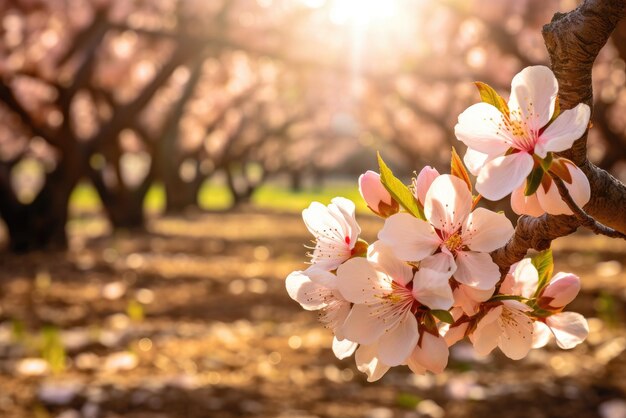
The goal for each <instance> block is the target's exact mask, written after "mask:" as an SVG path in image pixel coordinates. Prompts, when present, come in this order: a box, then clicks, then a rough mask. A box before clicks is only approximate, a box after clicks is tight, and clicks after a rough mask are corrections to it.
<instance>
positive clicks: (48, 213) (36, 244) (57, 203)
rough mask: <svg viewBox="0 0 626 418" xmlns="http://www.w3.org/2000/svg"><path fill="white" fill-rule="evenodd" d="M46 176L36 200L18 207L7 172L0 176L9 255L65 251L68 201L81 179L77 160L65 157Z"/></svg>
mask: <svg viewBox="0 0 626 418" xmlns="http://www.w3.org/2000/svg"><path fill="white" fill-rule="evenodd" d="M64 160H65V161H64V162H62V163H61V162H60V163H59V164H58V165H57V168H56V169H55V170H54V171H53V172H51V173H50V174H48V176H47V177H46V179H45V183H44V185H43V187H42V189H41V190H40V192H39V194H38V195H37V197H36V198H35V200H34V201H33V202H31V203H28V204H24V203H21V202H20V201H19V200H18V199H17V197H16V195H15V193H14V191H13V190H12V188H11V183H10V179H9V176H8V172H6V171H5V170H3V172H2V175H0V215H1V216H2V218H3V219H4V220H5V222H6V224H7V229H8V232H9V242H10V244H9V246H10V248H11V250H12V251H15V252H26V251H34V250H44V249H65V248H66V247H67V234H66V231H65V225H66V223H67V218H68V208H69V199H70V195H71V193H72V190H73V189H74V187H76V185H77V184H78V180H79V179H80V173H81V172H82V170H81V168H82V167H81V163H80V160H79V159H76V158H68V157H67V156H66V157H64Z"/></svg>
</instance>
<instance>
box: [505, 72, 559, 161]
mask: <svg viewBox="0 0 626 418" xmlns="http://www.w3.org/2000/svg"><path fill="white" fill-rule="evenodd" d="M558 91H559V84H558V82H557V81H556V77H555V76H554V73H553V72H552V70H550V69H549V68H548V67H546V66H543V65H536V66H531V67H526V68H524V69H523V70H522V71H520V72H519V73H518V74H516V75H515V77H513V81H512V82H511V97H510V98H509V109H510V110H511V116H512V118H513V117H514V115H519V116H518V119H519V120H521V121H523V122H525V123H526V124H527V125H528V127H529V128H530V129H532V130H534V131H536V132H537V131H539V129H541V128H543V127H544V126H545V125H546V124H547V123H548V121H550V118H551V117H552V114H553V113H554V106H555V102H556V95H557V92H558ZM544 157H545V155H544Z"/></svg>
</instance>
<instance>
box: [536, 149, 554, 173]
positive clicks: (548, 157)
mask: <svg viewBox="0 0 626 418" xmlns="http://www.w3.org/2000/svg"><path fill="white" fill-rule="evenodd" d="M553 156H554V154H552V153H551V152H549V153H548V155H546V158H544V159H543V160H541V161H540V162H539V164H541V167H543V171H546V172H547V171H548V170H550V166H552V160H553Z"/></svg>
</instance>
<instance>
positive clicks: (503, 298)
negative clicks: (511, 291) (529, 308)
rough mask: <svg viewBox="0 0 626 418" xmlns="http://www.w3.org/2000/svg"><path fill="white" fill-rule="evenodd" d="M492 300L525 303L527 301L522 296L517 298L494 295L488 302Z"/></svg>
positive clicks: (515, 296)
mask: <svg viewBox="0 0 626 418" xmlns="http://www.w3.org/2000/svg"><path fill="white" fill-rule="evenodd" d="M494 300H517V301H519V302H525V301H527V300H528V299H527V298H525V297H523V296H517V295H495V296H494V297H492V298H491V299H489V301H494Z"/></svg>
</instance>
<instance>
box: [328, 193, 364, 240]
mask: <svg viewBox="0 0 626 418" xmlns="http://www.w3.org/2000/svg"><path fill="white" fill-rule="evenodd" d="M333 205H334V206H335V207H336V208H337V209H339V212H341V215H342V216H341V220H342V221H344V222H345V225H346V227H347V228H346V232H347V236H349V237H350V248H353V247H354V244H356V242H357V240H358V239H359V234H360V233H361V227H360V226H359V224H358V223H357V222H356V216H355V212H356V207H355V205H354V202H352V201H351V200H348V199H346V198H344V197H335V198H333V199H332V200H331V205H329V207H330V209H333V208H332V206H333ZM344 240H345V237H344Z"/></svg>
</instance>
